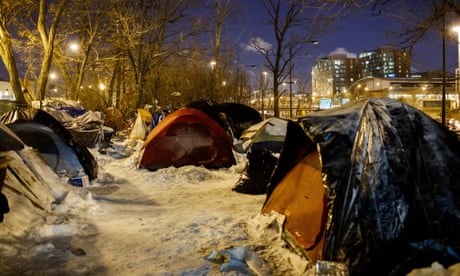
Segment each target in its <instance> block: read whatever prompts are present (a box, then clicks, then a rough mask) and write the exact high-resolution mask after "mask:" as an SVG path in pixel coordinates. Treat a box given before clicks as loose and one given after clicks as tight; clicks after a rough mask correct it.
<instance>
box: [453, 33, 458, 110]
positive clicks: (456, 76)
mask: <svg viewBox="0 0 460 276" xmlns="http://www.w3.org/2000/svg"><path fill="white" fill-rule="evenodd" d="M453 30H454V31H455V32H457V44H458V61H457V69H456V70H455V85H456V88H457V89H456V91H457V108H460V80H459V79H460V25H458V26H455V27H454V28H453Z"/></svg>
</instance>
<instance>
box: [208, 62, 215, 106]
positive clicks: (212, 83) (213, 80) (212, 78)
mask: <svg viewBox="0 0 460 276" xmlns="http://www.w3.org/2000/svg"><path fill="white" fill-rule="evenodd" d="M209 65H210V66H211V73H212V76H211V97H210V98H211V100H213V101H215V100H216V95H215V94H216V91H215V90H216V81H217V73H216V65H217V62H216V61H215V60H212V61H211V62H209Z"/></svg>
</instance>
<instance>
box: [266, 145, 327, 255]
mask: <svg viewBox="0 0 460 276" xmlns="http://www.w3.org/2000/svg"><path fill="white" fill-rule="evenodd" d="M326 210H327V209H326V197H325V194H324V186H323V183H322V175H321V165H320V161H319V155H318V152H316V151H314V152H312V153H310V154H309V155H307V156H306V157H305V158H303V159H302V160H301V161H300V162H299V163H297V164H296V165H295V167H294V168H293V169H291V170H290V171H289V172H288V173H287V174H286V176H285V177H284V178H283V179H282V180H281V181H280V183H278V185H277V186H276V187H275V189H274V191H273V192H272V194H271V195H270V197H269V198H268V200H267V202H266V203H265V204H264V207H263V210H262V212H263V213H270V212H271V211H276V212H278V213H280V214H283V215H285V217H286V222H285V230H287V231H288V232H289V233H290V234H291V235H292V237H294V238H295V240H296V241H297V242H298V243H299V244H300V245H301V247H303V248H304V250H305V251H306V253H307V254H308V256H309V258H310V259H311V260H312V261H313V262H316V261H317V260H318V259H321V255H322V249H323V245H324V236H325V231H324V230H325V220H326V214H327V211H326Z"/></svg>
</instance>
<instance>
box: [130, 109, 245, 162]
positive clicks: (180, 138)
mask: <svg viewBox="0 0 460 276" xmlns="http://www.w3.org/2000/svg"><path fill="white" fill-rule="evenodd" d="M232 146H233V143H232V140H231V139H230V137H229V136H228V135H227V133H226V132H225V130H224V129H223V128H222V127H221V126H220V125H219V124H218V123H217V122H216V121H214V120H213V119H212V118H211V117H209V116H208V115H206V114H205V113H203V112H202V111H200V110H198V109H195V108H182V109H179V110H176V111H175V112H173V113H171V114H169V115H168V116H166V117H165V118H164V119H163V120H162V121H161V122H160V123H159V124H158V125H157V126H156V127H155V128H154V129H153V130H152V132H151V133H150V134H149V135H148V137H147V138H146V140H145V142H144V145H143V151H144V152H143V154H142V158H141V160H140V162H139V168H147V169H150V170H155V169H159V168H165V167H169V166H175V167H180V166H185V165H204V166H206V167H207V168H221V167H230V166H232V165H235V164H236V162H235V157H234V156H233V151H232Z"/></svg>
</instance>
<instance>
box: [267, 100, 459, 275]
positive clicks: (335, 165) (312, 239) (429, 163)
mask: <svg viewBox="0 0 460 276" xmlns="http://www.w3.org/2000/svg"><path fill="white" fill-rule="evenodd" d="M300 123H301V124H302V126H303V127H304V129H305V132H306V133H307V134H308V135H309V137H310V138H311V140H312V141H313V143H314V144H316V145H318V153H319V155H318V156H317V160H315V156H314V155H315V152H314V151H312V150H311V149H314V147H310V150H305V149H307V148H308V146H307V147H305V146H300V147H297V148H298V150H299V151H298V156H303V157H305V158H302V159H301V160H302V161H301V163H303V164H300V165H299V162H298V163H297V164H296V165H295V166H294V168H293V169H290V170H287V169H286V168H277V169H276V170H275V172H274V173H273V176H272V178H271V183H270V187H271V188H270V189H269V192H268V193H267V200H266V202H265V204H264V207H263V212H265V213H267V212H270V211H272V210H274V211H277V212H280V213H282V214H284V215H285V217H286V228H285V230H287V232H289V235H288V236H291V237H292V240H294V241H296V242H295V244H296V245H300V247H301V248H303V249H304V252H306V253H307V256H308V257H310V258H311V259H313V261H315V260H329V261H335V262H342V263H345V264H346V265H347V266H348V269H349V271H350V272H351V274H352V275H405V274H407V273H408V272H410V271H411V270H412V269H413V268H415V267H426V266H429V265H430V264H431V263H432V262H434V261H438V262H440V263H441V264H443V265H444V266H449V265H451V264H453V263H457V262H459V261H460V255H459V254H460V232H459V230H458V229H460V200H459V199H460V170H459V168H460V143H459V141H458V140H457V138H456V137H455V136H454V135H453V134H452V133H451V132H449V131H448V130H447V129H446V128H444V127H443V126H442V125H440V124H439V123H438V122H436V121H434V120H433V119H431V118H430V117H428V116H427V115H426V114H424V113H423V112H421V111H419V110H417V109H415V108H413V107H411V106H408V105H406V104H404V103H401V102H398V101H394V100H390V99H367V100H362V101H359V102H356V103H352V104H348V105H345V106H343V107H341V108H338V109H332V110H325V111H320V112H316V113H312V114H310V115H308V116H306V117H303V118H301V119H300ZM287 139H288V138H287ZM294 148H295V147H294ZM285 154H287V152H282V154H281V156H280V160H281V159H284V160H294V159H296V160H299V159H298V158H294V155H291V156H287V157H284V156H283V155H285ZM279 163H280V164H282V163H281V162H279ZM299 166H300V167H301V168H299ZM288 167H289V166H287V168H288ZM299 169H300V170H301V171H303V173H299V171H298V170H299ZM296 170H297V171H296ZM278 171H281V172H278ZM276 175H278V176H276ZM293 175H294V176H293ZM285 179H289V181H286V180H285ZM296 179H297V180H296ZM321 184H323V185H321ZM302 185H303V186H308V187H303V188H300V187H302ZM321 186H323V187H324V188H322V187H321ZM314 187H317V188H316V190H315V188H314ZM289 189H295V190H296V192H292V191H291V192H278V191H277V190H284V191H288V190H289ZM321 189H323V190H324V194H323V195H321V194H322V193H321ZM289 195H293V196H292V197H291V198H289V199H287V198H286V197H288V196H289ZM313 197H314V198H313ZM283 201H284V202H283ZM294 201H296V202H294ZM321 202H323V203H322V204H321ZM301 213H303V214H302V215H298V214H301ZM318 222H321V223H319V224H318ZM302 235H304V236H302ZM323 244H324V245H323Z"/></svg>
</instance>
